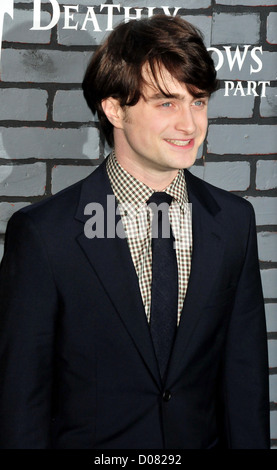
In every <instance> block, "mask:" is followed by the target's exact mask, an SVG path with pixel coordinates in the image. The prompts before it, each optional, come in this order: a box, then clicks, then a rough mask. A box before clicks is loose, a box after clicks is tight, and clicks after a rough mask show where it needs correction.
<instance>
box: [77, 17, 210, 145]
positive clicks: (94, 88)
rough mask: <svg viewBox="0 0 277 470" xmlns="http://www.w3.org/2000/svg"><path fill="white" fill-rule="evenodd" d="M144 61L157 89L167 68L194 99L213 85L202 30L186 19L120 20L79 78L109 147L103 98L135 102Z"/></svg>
mask: <svg viewBox="0 0 277 470" xmlns="http://www.w3.org/2000/svg"><path fill="white" fill-rule="evenodd" d="M145 64H147V65H148V66H149V70H150V71H151V73H152V76H153V79H154V82H155V84H156V86H157V88H158V89H159V90H160V91H161V92H162V93H163V94H164V95H165V96H166V95H167V90H166V89H165V88H162V86H161V84H160V80H159V79H158V77H161V76H162V74H161V71H162V69H163V68H165V69H166V70H167V71H168V72H169V73H170V74H171V75H172V76H173V77H174V78H175V79H176V80H177V81H178V82H180V83H184V84H186V86H187V88H188V91H189V93H191V94H192V95H193V96H195V97H201V96H204V95H205V96H210V95H211V94H212V93H213V92H214V91H215V90H216V89H217V79H216V71H215V68H214V63H213V60H212V58H211V57H210V54H209V53H208V51H207V49H206V47H205V45H204V42H203V36H202V33H201V32H200V31H199V30H198V29H197V28H196V27H194V26H193V25H191V24H190V23H188V22H187V21H185V20H184V19H182V18H180V17H178V16H176V17H169V16H166V15H156V16H152V17H151V18H148V19H141V20H131V21H130V22H129V23H121V24H119V25H118V26H117V27H116V28H115V29H114V30H113V31H112V33H111V34H110V35H109V36H108V38H107V39H106V40H105V42H104V43H103V44H102V45H101V46H100V47H99V48H98V49H97V51H96V52H95V53H94V55H93V57H92V60H91V62H90V63H89V66H88V68H87V71H86V74H85V77H84V80H83V84H82V87H83V92H84V96H85V99H86V101H87V104H88V106H89V108H90V109H91V111H92V112H93V114H95V113H96V112H97V114H98V118H99V122H100V127H101V129H102V131H103V133H104V136H105V138H106V140H107V142H108V144H109V145H110V146H112V145H113V126H112V124H111V123H110V121H109V120H108V119H107V117H106V115H105V113H104V111H103V109H102V105H101V102H102V100H103V99H105V98H109V97H113V98H115V99H118V101H119V103H120V105H121V107H124V106H134V105H135V104H136V103H137V102H138V100H139V99H140V97H141V96H142V94H143V85H144V84H145V80H144V79H143V76H142V67H143V66H144V65H145Z"/></svg>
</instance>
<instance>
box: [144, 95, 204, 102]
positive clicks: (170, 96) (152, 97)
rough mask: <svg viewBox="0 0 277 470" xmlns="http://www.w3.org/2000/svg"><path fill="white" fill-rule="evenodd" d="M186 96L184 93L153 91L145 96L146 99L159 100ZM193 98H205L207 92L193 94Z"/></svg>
mask: <svg viewBox="0 0 277 470" xmlns="http://www.w3.org/2000/svg"><path fill="white" fill-rule="evenodd" d="M185 98H186V95H183V94H180V93H168V94H164V93H155V94H153V95H151V96H149V97H147V98H145V99H146V101H159V100H168V99H174V100H178V101H183V100H184V99H185ZM193 98H194V99H205V98H209V96H208V94H207V95H204V94H203V95H201V97H197V96H194V97H193Z"/></svg>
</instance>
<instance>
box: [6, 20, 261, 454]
mask: <svg viewBox="0 0 277 470" xmlns="http://www.w3.org/2000/svg"><path fill="white" fill-rule="evenodd" d="M83 89H84V94H85V97H86V99H87V102H88V105H89V106H90V108H91V109H92V111H93V112H95V111H97V112H98V116H99V122H100V125H101V128H102V130H103V132H104V135H105V137H106V139H107V141H108V143H109V144H110V145H111V146H113V152H112V153H111V154H110V155H109V156H108V158H107V159H106V160H105V161H104V162H103V163H102V164H101V165H100V166H99V168H98V169H96V170H95V171H94V172H93V174H92V175H90V176H89V177H88V178H86V179H85V180H83V181H81V182H79V183H77V184H75V185H73V186H72V187H70V188H68V189H66V190H64V191H62V192H61V193H59V194H57V195H55V196H54V197H51V198H49V199H48V200H44V201H42V202H40V203H39V204H35V205H33V206H32V207H28V208H24V209H23V210H21V211H19V212H18V213H17V214H15V216H13V217H12V219H11V220H10V222H9V225H8V230H7V238H6V245H5V255H4V258H3V262H2V265H1V281H0V285H1V291H0V296H1V321H0V353H1V356H0V357H1V375H0V420H1V430H0V447H2V448H40V449H41V448H66V449H69V448H81V449H85V448H90V449H91V448H97V449H108V448H109V449H111V448H112V449H115V448H119V449H129V448H135V449H208V448H231V449H239V448H243V449H248V448H251V449H259V448H262V449H266V448H268V447H269V424H268V417H269V409H268V402H269V400H268V370H267V345H266V342H267V339H266V329H265V318H264V307H263V297H262V290H261V282H260V274H259V265H258V257H257V246H256V231H255V220H254V213H253V209H252V207H251V206H250V204H249V203H248V202H247V201H245V200H244V199H242V198H239V197H236V196H234V195H232V194H230V193H228V192H225V191H223V190H220V189H218V188H215V187H213V186H211V185H209V184H207V183H206V182H203V181H201V180H199V179H198V178H196V177H195V176H193V175H192V174H191V173H190V172H189V171H188V170H187V168H189V167H190V166H191V165H193V163H194V161H195V158H196V154H197V150H198V148H199V146H200V145H201V144H202V142H203V140H204V138H205V134H206V130H207V105H208V99H209V96H210V95H211V93H212V92H213V91H214V90H215V89H216V74H215V70H214V65H213V62H212V60H211V58H210V56H209V54H208V53H207V51H206V49H205V47H204V44H203V41H202V39H201V36H200V33H199V32H198V31H197V30H196V29H195V28H194V27H193V26H192V25H190V24H189V23H187V22H185V21H184V20H182V19H181V18H178V17H175V18H171V17H167V16H154V17H152V18H150V19H147V20H139V21H131V22H130V23H128V24H122V25H119V26H118V27H117V28H116V29H115V30H114V31H113V32H112V33H111V34H110V36H109V37H108V39H107V40H106V41H105V42H104V44H103V45H102V46H101V47H100V48H99V49H98V51H97V52H96V53H95V54H94V56H93V58H92V62H91V64H90V65H89V67H88V70H87V73H86V76H85V79H84V82H83ZM157 207H159V208H160V210H159V211H158V210H157ZM160 216H162V217H160ZM161 223H162V224H163V225H162V226H160V224H161ZM154 229H155V230H156V232H155V234H154ZM161 229H164V231H165V232H166V234H165V233H163V231H161V232H160V230H161ZM165 229H166V230H165Z"/></svg>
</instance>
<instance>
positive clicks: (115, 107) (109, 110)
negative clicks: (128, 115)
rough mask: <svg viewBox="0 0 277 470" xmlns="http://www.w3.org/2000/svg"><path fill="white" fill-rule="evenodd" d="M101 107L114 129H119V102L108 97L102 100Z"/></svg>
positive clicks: (120, 118) (120, 109) (120, 114)
mask: <svg viewBox="0 0 277 470" xmlns="http://www.w3.org/2000/svg"><path fill="white" fill-rule="evenodd" d="M101 105H102V109H103V111H104V113H105V114H106V116H107V118H108V120H109V121H110V123H111V124H112V125H113V126H114V127H116V128H119V129H121V128H122V120H123V110H122V108H121V106H120V104H119V101H118V100H117V99H115V98H111V97H109V98H105V99H104V100H102V102H101Z"/></svg>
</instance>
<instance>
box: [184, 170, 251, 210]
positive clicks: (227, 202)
mask: <svg viewBox="0 0 277 470" xmlns="http://www.w3.org/2000/svg"><path fill="white" fill-rule="evenodd" d="M188 173H189V174H188ZM186 178H188V179H189V180H190V181H192V182H193V183H194V184H197V185H198V186H199V187H201V189H202V192H206V193H207V194H209V195H210V196H212V198H213V199H214V200H215V201H216V202H217V204H218V205H219V206H220V207H221V208H223V209H224V208H226V209H227V210H231V209H234V210H239V211H246V212H249V211H250V212H253V206H252V204H251V203H250V202H249V201H248V200H247V199H245V198H243V197H241V196H238V195H237V194H233V193H231V192H229V191H227V190H225V189H222V188H219V187H217V186H214V185H213V184H211V183H208V182H207V181H204V180H202V179H201V178H199V177H197V176H195V175H193V174H192V173H191V172H187V173H186Z"/></svg>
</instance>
